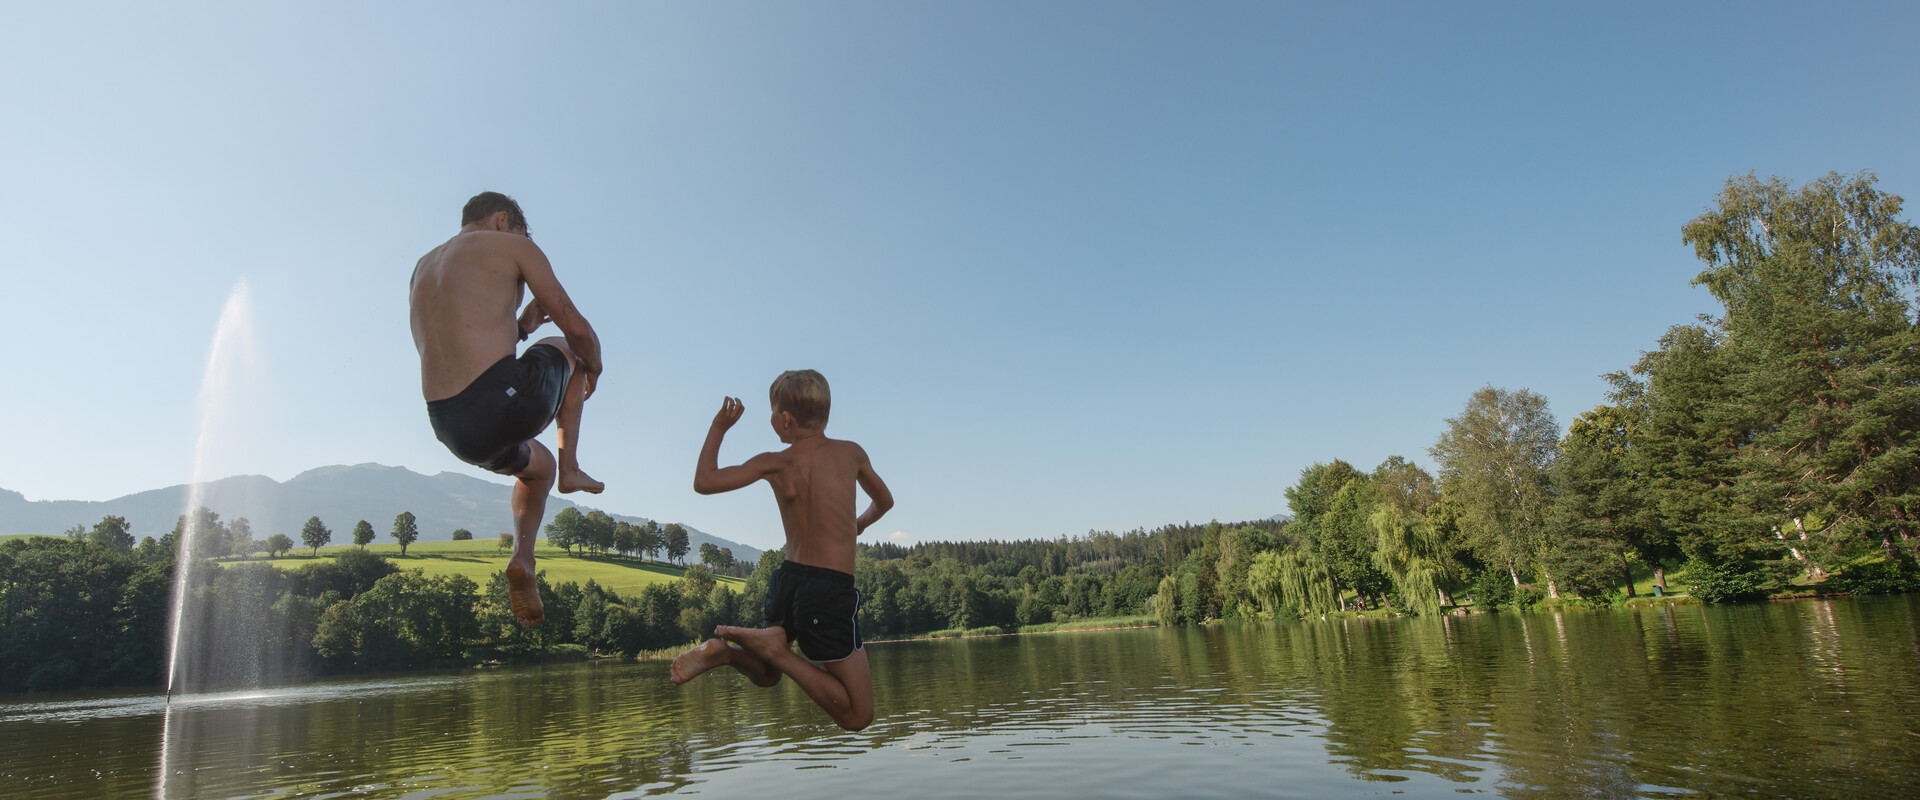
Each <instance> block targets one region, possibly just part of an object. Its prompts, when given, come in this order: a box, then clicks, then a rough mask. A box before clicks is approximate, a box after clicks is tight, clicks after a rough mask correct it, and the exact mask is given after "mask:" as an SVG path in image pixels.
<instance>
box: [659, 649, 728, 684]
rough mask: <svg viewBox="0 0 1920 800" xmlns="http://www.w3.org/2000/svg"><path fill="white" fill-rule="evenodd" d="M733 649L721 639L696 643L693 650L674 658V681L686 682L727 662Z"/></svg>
mask: <svg viewBox="0 0 1920 800" xmlns="http://www.w3.org/2000/svg"><path fill="white" fill-rule="evenodd" d="M731 649H733V648H730V647H728V646H727V643H726V642H725V641H722V640H720V639H708V640H706V641H704V642H701V643H699V644H697V645H694V646H693V649H692V650H688V651H687V652H684V653H681V654H680V655H679V657H677V658H675V659H674V660H673V674H672V678H673V682H674V683H686V682H687V681H690V680H693V679H694V678H695V677H698V676H699V675H700V673H702V672H706V671H707V670H710V669H713V668H714V667H717V666H720V665H721V664H725V663H727V651H728V650H731Z"/></svg>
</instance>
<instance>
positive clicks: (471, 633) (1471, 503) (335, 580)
mask: <svg viewBox="0 0 1920 800" xmlns="http://www.w3.org/2000/svg"><path fill="white" fill-rule="evenodd" d="M1901 208H1902V202H1901V199H1900V198H1899V197H1897V196H1894V195H1890V194H1887V193H1885V192H1881V191H1879V190H1878V189H1877V188H1875V179H1874V177H1873V176H1872V175H1870V174H1867V173H1861V174H1858V175H1851V176H1845V175H1837V174H1830V175H1828V176H1826V177H1824V178H1821V179H1819V180H1817V181H1814V182H1812V183H1809V184H1806V185H1804V186H1800V187H1794V186H1792V185H1790V184H1788V183H1786V182H1785V181H1782V180H1779V179H1769V180H1764V181H1763V180H1760V179H1757V178H1755V177H1753V176H1751V175H1749V176H1745V177H1738V178H1734V179H1732V180H1729V181H1728V183H1727V185H1726V187H1725V189H1724V191H1722V192H1721V194H1720V196H1719V197H1718V198H1717V199H1716V202H1715V204H1714V206H1712V207H1709V208H1708V209H1707V210H1706V211H1704V212H1703V213H1702V214H1701V215H1700V216H1699V217H1697V218H1695V219H1694V220H1692V221H1691V222H1689V223H1687V224H1686V225H1685V226H1684V227H1683V228H1682V231H1681V234H1682V239H1683V240H1684V241H1685V242H1686V243H1688V244H1690V245H1692V246H1693V247H1694V249H1695V252H1696V254H1697V255H1698V256H1699V258H1700V260H1701V261H1702V262H1703V263H1704V265H1705V266H1704V267H1703V268H1702V270H1701V272H1700V273H1699V274H1698V275H1697V276H1695V277H1694V278H1693V281H1694V283H1695V284H1697V285H1702V286H1705V287H1707V289H1708V290H1709V291H1710V292H1711V293H1712V295H1713V296H1714V298H1715V299H1716V300H1717V301H1719V303H1720V304H1721V306H1722V310H1721V313H1720V314H1719V315H1718V316H1709V317H1703V318H1702V319H1701V320H1700V321H1699V322H1697V323H1694V324H1684V325H1677V326H1674V327H1673V328H1672V329H1670V330H1669V331H1668V332H1667V333H1666V335H1664V336H1662V337H1661V338H1660V339H1659V341H1658V342H1656V343H1653V345H1654V349H1652V350H1649V351H1647V352H1645V353H1644V354H1643V355H1642V357H1641V358H1640V359H1639V360H1638V361H1637V362H1636V363H1634V364H1631V365H1625V366H1624V367H1623V368H1622V369H1621V370H1619V371H1617V372H1614V373H1611V374H1609V375H1607V376H1606V378H1607V380H1608V381H1609V383H1610V385H1611V387H1612V390H1611V392H1610V394H1609V396H1608V402H1606V403H1604V404H1602V405H1600V406H1597V407H1595V408H1593V409H1590V410H1587V411H1584V412H1582V413H1580V414H1579V415H1577V416H1576V417H1575V419H1574V420H1573V421H1572V423H1571V424H1570V425H1568V426H1567V427H1566V428H1565V429H1562V428H1561V426H1560V424H1559V422H1558V421H1557V420H1556V419H1555V417H1554V416H1553V414H1552V412H1551V411H1550V410H1549V408H1548V404H1547V401H1546V399H1545V398H1543V397H1541V396H1539V395H1538V394H1536V393H1533V392H1531V391H1529V390H1527V389H1524V388H1523V389H1513V390H1509V389H1504V388H1496V387H1493V386H1488V387H1486V388H1484V389H1482V390H1480V391H1478V392H1475V393H1474V394H1473V395H1472V396H1471V397H1469V398H1467V400H1466V402H1465V404H1464V406H1463V407H1462V409H1461V411H1460V413H1459V414H1458V415H1457V416H1455V417H1452V418H1450V419H1448V420H1446V427H1445V430H1444V432H1443V433H1442V434H1441V435H1440V437H1439V438H1438V439H1437V440H1436V441H1435V442H1433V443H1431V444H1429V445H1427V446H1426V453H1427V454H1428V455H1429V456H1430V457H1431V458H1432V463H1433V464H1434V465H1435V469H1434V470H1432V471H1429V470H1427V469H1425V468H1423V467H1421V466H1419V465H1417V464H1415V463H1414V462H1412V461H1411V460H1409V459H1406V458H1404V457H1400V456H1394V457H1389V458H1387V459H1386V460H1385V461H1383V462H1382V463H1380V464H1379V465H1377V466H1375V467H1373V468H1372V469H1370V470H1362V469H1360V468H1357V467H1355V466H1354V465H1352V464H1349V463H1347V462H1345V461H1342V460H1340V459H1337V458H1336V459H1330V460H1328V461H1325V462H1321V463H1316V464H1313V465H1311V466H1309V467H1307V468H1306V469H1304V470H1303V471H1302V472H1301V473H1300V475H1299V477H1298V480H1297V481H1296V482H1295V483H1294V485H1293V486H1291V487H1290V488H1288V489H1287V490H1286V492H1285V495H1286V500H1287V505H1288V508H1289V510H1290V511H1291V513H1292V517H1291V519H1290V520H1287V521H1275V520H1267V521H1254V522H1245V523H1237V524H1226V525H1223V524H1219V523H1210V524H1206V525H1192V524H1181V525H1169V526H1165V527H1162V528H1159V529H1156V530H1153V531H1145V530H1135V531H1131V532H1127V533H1120V534H1115V533H1109V532H1094V533H1089V534H1087V535H1085V536H1076V537H1063V538H1060V539H1056V540H1041V541H999V540H982V541H964V542H929V543H922V544H916V545H912V546H901V545H895V544H888V543H882V544H874V545H865V544H863V545H861V546H860V548H859V556H858V568H857V570H856V574H855V580H856V583H857V585H858V587H859V589H860V592H861V596H862V598H863V601H864V605H863V606H862V608H861V610H860V624H861V627H862V631H863V633H865V634H866V635H867V636H868V637H869V638H871V639H885V638H904V637H913V636H925V635H936V634H941V633H944V634H947V635H954V634H959V633H963V632H976V633H977V632H1000V631H1012V630H1019V629H1022V628H1026V629H1029V630H1031V629H1037V628H1070V627H1074V626H1077V625H1078V626H1094V627H1098V626H1099V625H1100V624H1101V621H1102V620H1127V619H1131V620H1134V621H1139V620H1145V619H1151V620H1154V621H1157V622H1158V623H1159V624H1172V625H1184V624H1201V623H1206V622H1210V621H1216V620H1245V621H1260V620H1284V619H1293V618H1301V617H1319V616H1324V615H1327V614H1341V613H1393V614H1410V615H1431V614H1438V613H1447V612H1450V611H1457V610H1462V609H1467V608H1473V609H1478V610H1491V609H1501V608H1518V609H1525V608H1528V607H1532V606H1535V605H1539V604H1543V603H1545V604H1560V605H1594V606H1610V605H1619V604H1622V603H1628V602H1635V601H1637V600H1638V596H1639V595H1641V594H1644V593H1645V592H1647V591H1649V590H1651V591H1654V592H1659V593H1663V594H1664V593H1685V594H1686V595H1688V596H1689V597H1690V598H1691V599H1693V600H1697V601H1702V602H1729V601H1738V600H1744V599H1757V598H1764V597H1768V596H1775V595H1780V594H1805V593H1810V592H1811V593H1832V592H1847V593H1891V592H1906V591H1913V590H1915V589H1920V567H1917V566H1916V561H1915V556H1916V550H1917V549H1920V547H1917V544H1916V538H1915V534H1916V533H1920V324H1917V323H1916V317H1917V315H1920V306H1917V304H1916V296H1915V290H1916V287H1917V286H1920V229H1917V228H1915V227H1914V226H1913V225H1910V224H1908V223H1906V222H1904V221H1902V220H1901V219H1900V218H1899V215H1900V213H1901ZM569 512H571V516H569ZM193 516H194V518H193V519H189V518H188V517H187V516H183V517H182V519H181V521H180V524H179V525H177V526H176V529H175V532H174V533H172V534H169V536H173V537H176V539H177V537H178V536H181V535H193V536H214V537H217V536H220V535H223V534H221V533H220V532H219V531H220V530H221V523H220V522H219V520H218V517H217V515H216V514H213V512H211V511H206V512H204V515H203V512H199V511H196V512H195V515H193ZM403 516H404V515H403ZM602 516H604V515H602ZM114 519H115V518H108V519H107V520H103V521H102V522H101V523H100V524H99V525H96V526H94V527H93V528H91V529H85V530H81V529H78V528H76V529H75V530H74V531H70V534H72V535H70V536H68V537H35V538H26V539H12V540H8V541H5V542H4V543H0V692H17V691H37V690H47V689H71V688H83V687H96V686H114V685H151V684H154V683H156V682H157V681H158V680H159V677H158V672H159V670H160V669H161V661H162V658H161V642H160V639H161V638H162V637H163V636H164V635H165V630H166V625H167V620H166V614H167V613H168V609H167V608H166V604H167V601H168V597H169V587H170V586H171V582H172V576H173V570H174V567H175V565H174V558H175V554H174V548H173V547H171V546H169V544H168V543H167V542H166V541H164V540H165V539H166V537H162V540H155V539H153V538H151V537H149V538H148V539H146V540H143V541H142V542H140V543H139V544H138V545H135V544H134V543H133V542H132V536H131V535H130V534H128V533H127V532H126V531H125V530H124V521H120V523H119V527H118V528H116V527H115V524H114V522H113V521H114ZM236 522H238V521H236ZM606 522H607V523H611V520H606ZM317 523H318V520H317V519H316V520H310V526H311V525H313V524H317ZM400 523H401V521H400V520H396V523H395V529H396V531H401V530H402V528H403V526H402V525H401V524H400ZM624 524H625V523H619V524H603V523H602V521H601V520H598V519H595V518H594V517H593V514H580V513H579V512H577V511H574V510H572V509H568V510H565V511H562V512H560V513H558V514H556V515H555V518H554V520H553V521H552V522H551V523H549V525H548V528H547V533H548V536H549V542H550V543H551V544H554V545H558V546H561V548H562V550H563V552H564V553H566V554H567V556H571V557H572V558H577V559H609V558H616V559H628V558H633V557H635V556H646V555H651V554H653V553H657V552H659V549H661V548H664V549H665V550H666V552H667V553H668V556H669V561H677V560H680V559H681V558H683V557H684V555H685V549H684V547H685V546H684V544H682V545H681V550H680V551H679V552H678V553H677V554H676V553H675V551H674V550H673V549H672V545H671V544H670V543H669V542H668V537H669V529H670V528H671V527H672V526H666V527H663V528H662V529H660V530H659V531H654V532H649V531H646V530H645V528H644V526H631V525H628V526H626V528H627V529H626V530H624V531H623V530H622V529H621V528H620V527H619V526H620V525H624ZM234 527H235V526H234V525H233V524H227V525H226V526H225V533H224V535H225V536H227V537H229V538H233V539H238V538H239V535H238V534H236V533H235V532H234V530H233V529H234ZM360 527H367V528H368V530H366V531H358V528H360ZM322 528H324V526H322ZM183 532H191V533H183ZM648 533H651V535H653V536H655V537H657V539H656V540H647V539H644V535H646V534H648ZM304 534H305V531H303V544H306V545H307V546H308V547H310V548H311V549H312V551H313V552H314V553H316V554H317V553H318V550H319V548H320V547H322V546H325V544H326V542H325V541H321V542H320V544H314V543H313V541H310V540H307V539H306V538H304ZM369 534H371V529H370V526H367V525H366V524H365V523H361V525H360V526H356V533H355V537H354V538H355V541H356V542H357V543H359V544H361V545H364V544H365V543H366V542H367V541H371V540H372V538H373V537H372V536H371V535H369ZM249 535H250V534H249ZM363 535H365V536H366V541H361V537H362V536H363ZM315 536H316V538H318V533H317V532H316V533H315ZM393 536H394V538H395V539H396V540H399V539H400V538H401V533H398V532H396V533H394V534H393ZM281 538H285V537H284V536H283V537H281ZM247 541H249V542H250V541H251V539H250V538H248V539H247ZM648 541H658V544H656V545H654V546H653V547H647V546H643V545H645V544H647V542H648ZM682 541H683V542H684V539H683V540H682ZM273 544H275V543H274V542H273V540H272V539H269V540H268V542H267V545H266V546H264V547H258V548H242V549H241V550H240V551H239V552H247V553H251V552H257V551H261V550H265V551H270V555H272V554H279V553H284V552H286V551H287V550H289V549H290V547H291V544H290V541H289V542H284V543H281V544H285V545H287V546H282V547H277V548H276V547H273ZM401 544H402V550H403V554H404V549H405V547H404V545H405V544H406V542H402V543H401ZM217 549H218V548H217V547H215V548H210V549H208V550H206V551H202V552H205V553H213V552H215V551H216V550H217ZM576 549H578V550H579V551H580V552H579V553H578V554H577V555H576V554H574V553H573V551H574V550H576ZM229 552H232V546H231V545H230V546H229ZM701 555H702V561H703V563H702V564H699V565H691V566H687V567H686V568H685V569H684V571H682V572H681V573H680V574H678V575H677V576H675V577H674V578H672V579H670V580H662V581H656V582H650V583H647V584H646V585H644V586H641V587H640V588H639V589H638V590H636V591H631V592H624V593H623V592H621V591H615V590H610V589H608V588H607V587H606V586H605V585H603V584H602V583H601V582H600V581H598V580H595V579H588V580H585V581H574V580H560V581H558V582H556V583H549V582H548V581H547V579H546V578H545V577H543V578H542V582H541V594H542V597H543V598H546V602H547V617H548V622H547V623H546V624H545V625H541V626H536V627H532V628H522V627H519V626H517V625H514V624H513V621H512V617H511V614H510V612H509V611H508V607H507V604H506V594H505V585H504V581H503V580H502V579H501V578H500V576H499V574H498V573H497V572H494V573H491V574H489V575H487V576H485V580H484V581H482V580H478V579H476V578H475V577H470V576H467V575H462V574H446V573H441V574H434V573H433V572H432V571H431V570H428V569H423V568H414V569H402V568H401V566H399V565H396V564H395V563H394V562H393V561H390V560H388V559H385V558H382V557H381V556H379V555H378V554H375V553H370V552H365V551H364V550H361V549H353V550H347V551H344V552H339V553H337V554H336V555H335V557H333V558H330V559H318V558H315V559H310V560H311V563H307V564H304V565H301V566H298V567H294V568H283V567H291V566H292V565H291V564H286V563H283V562H272V563H269V562H260V561H251V560H248V559H239V560H238V563H227V564H225V565H224V567H223V568H222V569H213V570H195V571H193V573H192V574H193V575H194V576H195V578H194V580H195V585H194V586H191V587H189V591H190V592H192V593H193V594H194V595H195V596H196V597H197V598H200V599H202V600H205V601H207V602H218V603H231V604H235V605H238V606H242V607H247V608H254V609H265V611H263V612H262V613H265V614H268V615H270V616H271V623H272V624H271V625H270V626H269V628H268V629H270V630H274V631H284V632H285V636H286V642H285V643H284V649H285V651H286V652H288V653H290V654H292V656H293V657H291V658H290V659H289V660H288V663H290V664H294V665H296V666H295V667H293V668H292V669H293V670H294V672H295V674H296V675H308V674H323V673H338V672H353V671H366V670H385V669H410V668H425V667H443V666H458V665H464V664H474V663H482V662H489V661H511V660H523V659H538V658H554V657H581V656H584V655H585V654H588V653H601V654H622V655H632V654H636V653H644V652H657V651H661V650H669V649H672V648H678V647H683V646H685V645H688V644H691V643H693V642H695V641H698V640H699V639H700V638H701V637H703V636H705V635H706V634H707V633H708V632H710V631H711V629H712V626H714V625H716V624H756V623H757V622H758V620H759V619H760V613H759V612H760V609H759V603H760V597H761V594H762V593H763V592H764V576H765V575H766V574H767V572H768V567H770V566H771V565H776V564H778V563H779V559H780V553H779V551H771V552H768V553H766V554H763V556H762V558H761V560H760V564H759V565H747V564H740V563H733V562H732V559H731V558H730V556H731V554H730V553H724V554H723V553H721V552H717V549H716V551H709V552H703V553H702V554H701ZM230 558H231V557H230ZM565 560H566V557H565V556H563V557H562V558H561V559H560V561H565ZM637 560H639V561H644V560H645V559H644V558H639V559H637ZM555 563H557V562H556V561H555V560H554V559H552V558H546V559H544V560H543V565H544V566H547V567H549V568H553V565H554V564H555ZM756 566H757V568H756ZM716 572H727V573H731V574H734V575H739V576H743V577H744V582H734V581H729V580H725V579H723V578H720V577H716V574H715V573H716ZM555 574H558V571H557V570H556V572H555ZM736 587H738V588H736Z"/></svg>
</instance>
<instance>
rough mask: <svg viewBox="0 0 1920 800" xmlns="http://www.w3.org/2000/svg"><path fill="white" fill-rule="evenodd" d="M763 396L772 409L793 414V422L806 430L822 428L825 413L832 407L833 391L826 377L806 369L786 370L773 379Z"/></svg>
mask: <svg viewBox="0 0 1920 800" xmlns="http://www.w3.org/2000/svg"><path fill="white" fill-rule="evenodd" d="M767 399H768V400H769V401H770V402H771V403H772V404H773V410H774V411H785V412H787V413H789V414H792V415H793V422H794V424H796V425H799V426H800V427H802V428H806V429H808V430H825V429H826V427H827V412H828V411H829V410H830V409H831V408H832V407H833V393H832V392H831V391H829V390H828V389H827V378H826V376H824V375H821V374H820V373H818V372H815V371H813V370H810V369H790V370H787V371H786V372H782V373H780V377H778V378H774V379H773V386H772V387H771V388H769V389H767Z"/></svg>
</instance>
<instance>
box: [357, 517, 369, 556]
mask: <svg viewBox="0 0 1920 800" xmlns="http://www.w3.org/2000/svg"><path fill="white" fill-rule="evenodd" d="M353 543H354V544H357V545H360V549H362V550H365V549H367V545H369V544H372V543H373V523H370V522H368V521H366V520H364V519H363V520H360V521H359V522H356V523H354V525H353Z"/></svg>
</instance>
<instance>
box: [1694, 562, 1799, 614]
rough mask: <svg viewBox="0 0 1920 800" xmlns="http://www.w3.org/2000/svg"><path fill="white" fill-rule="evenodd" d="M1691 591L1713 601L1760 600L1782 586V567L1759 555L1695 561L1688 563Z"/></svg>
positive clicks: (1695, 595)
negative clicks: (1771, 563) (1778, 568)
mask: <svg viewBox="0 0 1920 800" xmlns="http://www.w3.org/2000/svg"><path fill="white" fill-rule="evenodd" d="M1686 575H1687V578H1688V582H1689V586H1688V589H1687V593H1688V594H1691V595H1693V596H1694V597H1698V598H1700V599H1701V600H1704V601H1706V602H1709V603H1731V602H1737V601H1741V600H1758V599H1761V598H1763V597H1766V596H1767V595H1768V594H1770V593H1772V592H1773V591H1774V590H1776V589H1779V588H1780V587H1781V586H1782V584H1783V583H1784V581H1782V580H1781V579H1780V574H1779V570H1777V569H1776V568H1774V567H1773V566H1772V565H1770V564H1769V563H1768V562H1765V561H1762V560H1760V559H1757V558H1750V557H1749V558H1732V559H1729V560H1725V561H1717V562H1701V561H1694V562H1691V563H1689V564H1688V565H1687V567H1686Z"/></svg>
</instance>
